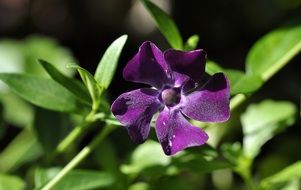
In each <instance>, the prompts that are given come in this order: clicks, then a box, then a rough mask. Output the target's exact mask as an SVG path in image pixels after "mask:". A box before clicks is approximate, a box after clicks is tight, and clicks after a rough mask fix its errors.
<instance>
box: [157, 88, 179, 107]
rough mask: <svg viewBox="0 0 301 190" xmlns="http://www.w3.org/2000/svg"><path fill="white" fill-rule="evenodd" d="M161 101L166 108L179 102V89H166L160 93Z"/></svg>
mask: <svg viewBox="0 0 301 190" xmlns="http://www.w3.org/2000/svg"><path fill="white" fill-rule="evenodd" d="M161 98H162V101H163V103H164V104H165V105H167V106H174V105H176V104H178V103H179V102H180V100H181V94H180V89H178V88H167V89H164V90H163V91H162V93H161Z"/></svg>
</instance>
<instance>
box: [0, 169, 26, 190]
mask: <svg viewBox="0 0 301 190" xmlns="http://www.w3.org/2000/svg"><path fill="white" fill-rule="evenodd" d="M23 189H25V183H24V181H23V180H22V179H21V178H19V177H17V176H13V175H7V174H2V173H0V190H23Z"/></svg>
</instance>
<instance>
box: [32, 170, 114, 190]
mask: <svg viewBox="0 0 301 190" xmlns="http://www.w3.org/2000/svg"><path fill="white" fill-rule="evenodd" d="M59 171H60V169H59V168H50V169H42V168H38V169H37V170H36V172H35V186H36V187H37V188H40V187H42V186H43V185H45V184H46V183H47V182H48V181H49V180H50V179H51V178H53V177H54V176H55V175H56V174H57V173H58V172H59ZM114 181H115V179H114V178H113V177H112V176H111V175H109V174H108V173H105V172H101V171H94V170H72V171H70V172H69V173H68V174H67V175H66V176H65V177H64V178H63V179H62V180H61V181H59V182H58V183H57V184H56V185H55V186H54V187H53V188H52V189H53V190H62V189H72V190H90V189H99V188H104V187H108V186H111V185H112V184H113V183H114Z"/></svg>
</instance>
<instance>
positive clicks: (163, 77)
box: [123, 42, 169, 89]
mask: <svg viewBox="0 0 301 190" xmlns="http://www.w3.org/2000/svg"><path fill="white" fill-rule="evenodd" d="M168 70H169V69H168V66H167V65H166V63H165V61H164V58H163V53H162V52H161V50H160V49H159V48H158V47H157V46H156V45H155V44H153V43H151V42H144V43H143V44H142V45H141V46H140V48H139V51H138V53H137V54H136V55H135V56H134V58H133V59H131V60H130V61H129V62H128V64H127V65H126V66H125V68H124V70H123V77H124V79H126V80H128V81H132V82H138V83H144V84H149V85H151V86H153V87H156V88H157V89H161V88H162V87H163V85H164V84H166V83H168V81H169V79H168V76H167V72H168Z"/></svg>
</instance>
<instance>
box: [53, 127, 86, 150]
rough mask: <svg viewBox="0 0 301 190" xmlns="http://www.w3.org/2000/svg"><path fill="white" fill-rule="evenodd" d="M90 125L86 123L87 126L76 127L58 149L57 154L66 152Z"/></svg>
mask: <svg viewBox="0 0 301 190" xmlns="http://www.w3.org/2000/svg"><path fill="white" fill-rule="evenodd" d="M88 126H89V125H88V124H87V123H85V125H81V126H77V127H75V128H74V129H73V130H72V131H71V132H70V133H69V134H68V135H67V136H66V137H65V138H64V139H63V140H62V141H61V142H60V143H59V144H58V146H57V147H56V153H61V152H65V150H66V149H67V148H68V147H69V145H70V144H72V143H73V141H74V140H75V139H77V138H78V137H79V136H80V135H81V134H82V133H83V131H84V129H86V127H88Z"/></svg>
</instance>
